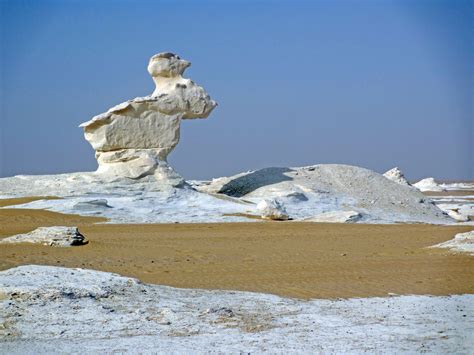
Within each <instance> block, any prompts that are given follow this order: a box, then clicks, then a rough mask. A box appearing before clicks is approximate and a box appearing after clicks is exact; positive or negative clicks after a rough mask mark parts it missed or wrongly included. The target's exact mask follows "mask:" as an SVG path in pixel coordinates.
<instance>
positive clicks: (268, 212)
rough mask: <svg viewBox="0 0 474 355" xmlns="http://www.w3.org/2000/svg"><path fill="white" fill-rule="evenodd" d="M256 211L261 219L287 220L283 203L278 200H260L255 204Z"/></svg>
mask: <svg viewBox="0 0 474 355" xmlns="http://www.w3.org/2000/svg"><path fill="white" fill-rule="evenodd" d="M257 211H258V213H260V216H261V217H262V218H263V219H272V220H276V221H286V220H288V218H289V216H288V212H286V209H285V207H284V206H283V204H282V203H281V202H280V201H278V200H262V201H260V202H259V203H258V204H257Z"/></svg>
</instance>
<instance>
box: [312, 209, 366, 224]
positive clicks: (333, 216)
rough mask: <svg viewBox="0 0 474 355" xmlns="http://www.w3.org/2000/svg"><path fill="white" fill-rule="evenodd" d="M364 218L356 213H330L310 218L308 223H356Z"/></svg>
mask: <svg viewBox="0 0 474 355" xmlns="http://www.w3.org/2000/svg"><path fill="white" fill-rule="evenodd" d="M361 218H362V215H361V214H360V213H359V212H356V211H329V212H323V213H321V214H318V215H317V216H314V217H311V218H308V219H307V220H306V221H307V222H318V223H355V222H357V221H358V220H360V219H361Z"/></svg>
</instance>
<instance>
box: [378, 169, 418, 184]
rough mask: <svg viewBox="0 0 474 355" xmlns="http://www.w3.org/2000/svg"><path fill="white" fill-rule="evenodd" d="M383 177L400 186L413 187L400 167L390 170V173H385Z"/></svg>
mask: <svg viewBox="0 0 474 355" xmlns="http://www.w3.org/2000/svg"><path fill="white" fill-rule="evenodd" d="M383 176H385V177H386V178H387V179H389V180H392V181H394V182H396V183H398V184H400V185H406V186H411V184H410V183H409V182H408V180H407V179H406V178H405V175H404V174H403V172H402V171H401V170H400V169H399V168H398V167H395V168H393V169H390V170H389V171H387V172H385V173H384V174H383Z"/></svg>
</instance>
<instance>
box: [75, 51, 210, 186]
mask: <svg viewBox="0 0 474 355" xmlns="http://www.w3.org/2000/svg"><path fill="white" fill-rule="evenodd" d="M190 65H191V63H190V62H188V61H186V60H182V59H181V58H180V57H179V56H177V55H175V54H173V53H159V54H157V55H154V56H153V57H152V58H151V59H150V62H149V64H148V72H149V73H150V75H151V76H152V78H153V81H154V82H155V85H156V89H155V90H154V92H153V93H152V94H151V95H150V96H146V97H137V98H135V99H132V100H129V101H126V102H123V103H121V104H119V105H117V106H114V107H112V108H110V109H109V110H108V111H107V112H105V113H102V114H100V115H97V116H95V117H93V118H92V119H91V120H90V121H87V122H84V123H82V124H81V125H80V127H83V128H84V136H85V138H86V140H87V141H88V142H89V143H90V144H91V145H92V148H94V150H95V151H96V158H97V162H98V164H99V168H98V170H97V173H98V174H101V175H103V176H106V177H111V178H114V177H126V178H132V179H139V178H142V177H144V176H147V175H154V176H155V177H156V179H158V180H168V181H169V182H170V183H172V184H175V185H177V184H179V183H181V182H182V179H181V178H180V176H179V175H178V174H177V173H176V172H174V170H173V169H172V168H171V167H170V166H169V165H168V163H167V157H168V154H169V153H171V151H172V150H173V149H174V148H175V147H176V145H177V144H178V142H179V136H180V125H181V120H182V119H192V118H206V117H208V116H209V114H210V113H211V111H212V110H213V109H214V108H215V107H216V105H217V103H216V102H215V101H213V100H211V98H210V97H209V95H208V94H207V93H206V91H205V90H204V89H203V88H202V87H200V86H199V85H196V84H195V83H194V82H193V81H192V80H190V79H186V78H183V77H182V74H183V72H184V70H185V69H186V68H188V67H189V66H190Z"/></svg>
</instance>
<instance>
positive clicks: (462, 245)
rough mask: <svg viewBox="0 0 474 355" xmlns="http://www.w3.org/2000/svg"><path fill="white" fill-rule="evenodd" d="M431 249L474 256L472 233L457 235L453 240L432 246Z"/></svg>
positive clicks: (473, 237) (473, 236) (473, 234)
mask: <svg viewBox="0 0 474 355" xmlns="http://www.w3.org/2000/svg"><path fill="white" fill-rule="evenodd" d="M431 248H447V249H450V250H452V251H455V252H461V253H469V254H470V255H474V231H470V232H466V233H458V234H456V235H455V236H454V239H451V240H448V241H447V242H444V243H440V244H436V245H433V246H432V247H431Z"/></svg>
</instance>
